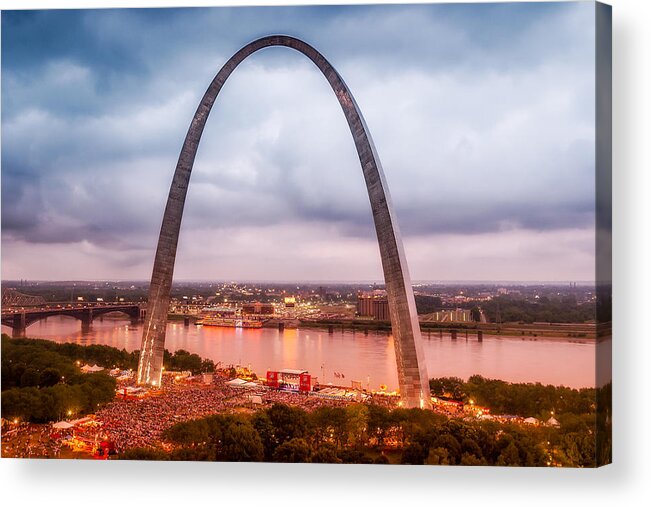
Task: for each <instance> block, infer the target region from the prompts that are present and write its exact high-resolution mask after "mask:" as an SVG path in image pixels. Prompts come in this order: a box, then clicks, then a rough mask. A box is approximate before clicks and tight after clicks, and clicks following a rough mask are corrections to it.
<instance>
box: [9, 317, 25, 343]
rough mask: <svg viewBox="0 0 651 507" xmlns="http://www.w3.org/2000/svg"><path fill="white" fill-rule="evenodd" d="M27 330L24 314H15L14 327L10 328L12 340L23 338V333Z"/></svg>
mask: <svg viewBox="0 0 651 507" xmlns="http://www.w3.org/2000/svg"><path fill="white" fill-rule="evenodd" d="M26 330H27V319H26V317H25V313H24V312H23V313H17V314H16V315H14V325H13V326H12V328H11V337H12V338H24V337H25V331H26Z"/></svg>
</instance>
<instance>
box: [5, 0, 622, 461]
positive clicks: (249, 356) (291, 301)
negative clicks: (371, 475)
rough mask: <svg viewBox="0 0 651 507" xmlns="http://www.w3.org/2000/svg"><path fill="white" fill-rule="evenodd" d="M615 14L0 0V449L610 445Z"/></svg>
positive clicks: (376, 454) (525, 449)
mask: <svg viewBox="0 0 651 507" xmlns="http://www.w3.org/2000/svg"><path fill="white" fill-rule="evenodd" d="M610 24H611V21H610V8H609V7H608V6H605V5H602V4H598V3H592V2H564V3H507V4H456V5H455V4H430V5H393V6H384V5H382V6H380V5H366V6H327V7H326V6H323V7H319V6H311V7H238V8H224V7H219V8H201V9H198V8H195V9H112V10H101V9H100V10H68V11H63V10H60V11H57V10H42V11H4V12H3V13H2V91H3V94H2V146H3V148H2V150H3V151H2V280H3V281H2V330H3V337H2V378H3V381H2V426H3V428H2V429H3V432H2V455H3V457H14V458H46V457H47V458H60V459H66V458H96V459H114V460H120V459H127V460H128V459H130V460H151V459H155V460H184V461H265V462H300V463H377V464H421V465H422V464H430V465H485V466H490V465H492V466H539V467H550V466H556V467H594V466H598V465H602V464H606V463H608V462H610V456H611V438H610V420H611V414H610V406H611V402H610V398H611V396H610V393H611V387H610V386H611V375H610V347H611V331H610V329H611V326H610V321H611V311H610V301H611V297H610V295H611V270H610V262H611V261H610V242H611V240H610V236H611V234H610V231H611V225H610V224H611V220H610V216H611V199H610V172H611V164H610V157H611V150H610V145H611V144H610V143H611V140H610V123H611V119H610V102H611V101H610V93H611V92H610V74H611V70H610V59H611V54H610ZM191 175H193V176H192V179H191V178H190V176H191Z"/></svg>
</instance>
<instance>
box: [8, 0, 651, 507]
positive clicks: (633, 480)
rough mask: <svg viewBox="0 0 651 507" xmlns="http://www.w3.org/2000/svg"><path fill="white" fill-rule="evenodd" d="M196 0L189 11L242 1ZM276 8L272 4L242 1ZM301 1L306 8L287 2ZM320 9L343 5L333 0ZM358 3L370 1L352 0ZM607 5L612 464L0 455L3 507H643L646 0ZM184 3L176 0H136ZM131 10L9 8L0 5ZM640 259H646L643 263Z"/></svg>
mask: <svg viewBox="0 0 651 507" xmlns="http://www.w3.org/2000/svg"><path fill="white" fill-rule="evenodd" d="M246 3H247V2H242V1H231V2H225V1H216V0H212V1H207V2H206V1H203V2H202V1H194V2H192V3H191V4H188V5H240V4H246ZM248 3H254V4H255V3H257V4H258V5H262V4H274V3H277V2H264V1H261V0H258V1H257V2H255V1H254V2H248ZM282 3H283V4H305V3H313V2H291V1H285V2H282ZM328 3H331V4H340V3H347V2H341V1H333V0H330V1H329V2H328ZM356 3H367V2H363V1H357V2H356ZM610 3H611V4H612V5H613V86H614V98H613V142H614V150H613V173H614V174H613V205H614V211H613V218H614V220H613V227H614V234H613V254H614V255H613V258H614V266H613V276H614V295H613V296H614V297H613V300H614V335H615V339H614V344H613V349H614V350H613V371H614V382H613V389H614V409H613V411H614V452H613V454H614V464H613V465H610V466H607V467H604V468H601V469H598V470H551V469H504V468H496V467H494V468H490V467H486V468H461V467H458V468H453V467H408V466H393V467H386V466H360V465H339V466H333V465H307V466H306V465H291V464H289V465H277V464H274V465H270V464H231V463H208V464H207V463H149V462H141V463H134V462H117V461H111V462H95V461H54V460H52V461H48V460H42V461H41V460H32V461H29V460H22V461H21V460H7V459H3V460H0V484H1V486H2V487H1V488H0V495H1V499H2V502H3V503H4V505H39V504H43V505H48V506H53V505H79V504H81V503H82V502H83V503H84V504H87V505H109V504H113V505H116V504H118V505H131V504H132V503H135V502H143V503H144V504H146V505H158V504H164V505H169V504H176V505H188V504H207V505H211V504H221V505H224V504H225V505H228V504H238V505H249V504H259V505H262V504H264V505H278V504H283V505H287V506H291V505H299V504H300V505H309V506H312V505H330V506H337V507H338V506H339V505H348V504H356V505H363V506H366V505H384V504H388V503H393V504H395V505H410V504H412V503H413V502H415V501H423V502H426V503H427V504H435V505H441V504H450V505H470V504H472V505H488V506H498V505H499V506H505V505H520V506H527V507H529V506H538V505H544V506H554V505H561V506H564V505H588V504H591V505H597V506H600V505H612V506H618V507H619V506H623V505H651V487H650V483H651V467H650V466H649V465H648V463H649V460H650V459H651V445H650V441H651V439H650V437H649V435H650V433H651V424H650V422H651V410H650V409H649V407H650V406H651V400H650V399H649V387H650V386H651V384H650V383H649V376H648V375H647V374H646V373H647V372H648V369H649V366H648V365H649V361H650V359H651V346H650V343H651V336H650V334H651V333H650V332H649V329H650V327H651V326H648V325H647V322H648V320H649V313H650V310H649V309H648V308H649V304H648V303H649V302H648V295H649V292H648V289H649V288H650V287H651V285H650V282H651V280H650V277H649V267H648V263H649V259H651V251H650V248H649V230H650V229H651V225H650V223H649V217H650V216H651V210H650V202H651V198H650V197H649V195H648V194H649V192H651V185H650V178H649V172H650V170H651V160H650V157H649V150H648V146H649V144H651V135H650V129H651V124H650V122H649V113H650V112H651V110H650V109H651V108H650V107H649V105H650V104H649V90H651V79H650V72H649V62H650V61H651V43H650V39H651V26H649V23H650V22H651V17H650V16H649V13H650V12H651V8H650V7H649V6H650V5H651V2H648V0H611V2H610ZM136 5H138V6H143V7H145V6H160V7H164V6H167V7H173V6H181V5H183V3H182V2H181V1H180V0H172V1H169V0H168V1H161V0H158V1H151V2H150V1H142V0H140V1H137V3H136ZM120 6H124V7H131V6H133V4H132V3H131V2H128V1H119V2H118V1H113V0H104V1H92V2H91V1H86V2H82V1H56V2H46V1H40V2H35V1H29V0H27V1H23V2H18V1H7V0H0V7H2V8H3V9H6V8H52V7H66V8H68V7H79V8H81V7H120ZM645 261H646V262H645Z"/></svg>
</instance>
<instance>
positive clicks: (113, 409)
mask: <svg viewBox="0 0 651 507" xmlns="http://www.w3.org/2000/svg"><path fill="white" fill-rule="evenodd" d="M258 396H259V401H261V402H262V403H261V404H260V403H257V404H255V403H253V402H252V397H258ZM369 402H371V403H377V404H382V405H389V406H391V405H393V406H395V403H396V401H395V399H389V398H388V397H386V396H378V397H370V398H369ZM273 403H285V404H288V405H292V406H297V407H300V408H302V409H304V410H307V411H311V410H314V409H316V408H318V407H322V406H339V407H342V406H345V405H347V404H349V403H351V401H349V400H347V399H328V398H321V397H318V396H315V395H311V394H310V395H308V394H304V393H295V392H287V391H278V390H269V389H265V388H260V389H255V390H251V389H241V388H236V387H231V386H228V385H227V383H226V380H225V379H223V378H219V377H217V378H215V380H214V381H213V383H212V384H210V385H203V384H197V383H193V382H184V381H182V382H174V381H173V380H172V379H171V378H169V377H167V376H165V377H164V378H163V385H162V389H161V390H160V392H159V393H156V394H149V395H147V396H145V397H143V398H139V399H124V398H122V397H121V396H120V395H118V397H117V398H116V400H115V401H114V402H112V403H110V404H108V405H106V406H105V407H104V408H102V409H101V410H100V411H99V412H97V419H98V421H101V422H102V423H103V426H102V427H103V430H104V432H105V433H106V435H107V438H108V439H109V440H111V441H112V442H113V443H114V444H115V446H116V449H117V450H118V451H120V450H125V449H128V448H132V447H147V446H151V445H155V444H156V443H157V442H159V441H160V436H161V434H162V433H163V431H164V430H165V429H167V428H169V427H170V426H172V425H173V424H175V423H177V422H181V421H186V420H189V419H196V418H199V417H203V416H207V415H211V414H218V413H228V412H234V411H236V410H240V409H242V407H244V408H249V409H251V410H255V409H257V408H262V407H266V406H269V405H271V404H273Z"/></svg>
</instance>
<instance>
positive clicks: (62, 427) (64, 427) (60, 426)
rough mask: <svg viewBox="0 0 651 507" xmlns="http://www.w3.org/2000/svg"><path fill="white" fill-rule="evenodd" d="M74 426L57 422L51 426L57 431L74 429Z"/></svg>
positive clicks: (66, 422)
mask: <svg viewBox="0 0 651 507" xmlns="http://www.w3.org/2000/svg"><path fill="white" fill-rule="evenodd" d="M74 426H75V425H74V424H70V423H69V422H68V421H59V422H58V423H54V424H53V425H52V427H53V428H56V429H58V430H68V429H70V428H74Z"/></svg>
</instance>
